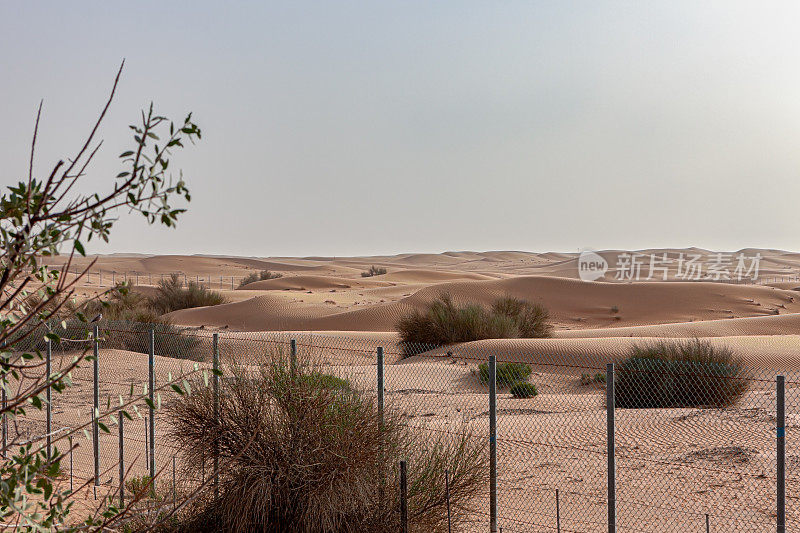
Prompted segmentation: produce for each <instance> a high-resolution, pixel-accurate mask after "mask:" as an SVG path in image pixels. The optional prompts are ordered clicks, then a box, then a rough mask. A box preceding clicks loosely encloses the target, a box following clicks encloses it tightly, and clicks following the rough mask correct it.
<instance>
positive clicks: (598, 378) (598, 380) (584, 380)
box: [580, 372, 606, 386]
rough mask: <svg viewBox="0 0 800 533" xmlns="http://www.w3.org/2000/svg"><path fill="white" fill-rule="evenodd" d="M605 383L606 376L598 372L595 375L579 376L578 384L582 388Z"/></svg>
mask: <svg viewBox="0 0 800 533" xmlns="http://www.w3.org/2000/svg"><path fill="white" fill-rule="evenodd" d="M605 382H606V375H605V373H603V372H598V373H596V374H581V379H580V384H581V385H583V386H587V385H600V384H605Z"/></svg>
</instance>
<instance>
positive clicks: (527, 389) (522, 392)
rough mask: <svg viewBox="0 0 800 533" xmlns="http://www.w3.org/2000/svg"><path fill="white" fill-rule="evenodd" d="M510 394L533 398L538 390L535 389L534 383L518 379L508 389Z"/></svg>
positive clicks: (516, 396)
mask: <svg viewBox="0 0 800 533" xmlns="http://www.w3.org/2000/svg"><path fill="white" fill-rule="evenodd" d="M509 392H510V393H511V396H513V397H514V398H533V397H534V396H536V395H537V394H539V391H537V390H536V385H534V384H533V383H528V382H526V381H518V382H516V383H514V384H513V385H511V388H510V389H509Z"/></svg>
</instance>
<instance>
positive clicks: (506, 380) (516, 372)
mask: <svg viewBox="0 0 800 533" xmlns="http://www.w3.org/2000/svg"><path fill="white" fill-rule="evenodd" d="M531 372H533V369H531V366H530V365H527V364H525V363H497V366H496V368H495V377H496V379H497V384H498V385H499V386H501V387H507V386H509V385H513V384H514V383H516V382H518V381H526V380H527V379H528V378H529V377H530V375H531ZM478 374H479V376H480V379H481V383H488V382H489V363H481V364H480V365H478Z"/></svg>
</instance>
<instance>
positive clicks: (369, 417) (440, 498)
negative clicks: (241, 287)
mask: <svg viewBox="0 0 800 533" xmlns="http://www.w3.org/2000/svg"><path fill="white" fill-rule="evenodd" d="M222 382H223V385H222V387H221V391H220V400H219V415H218V416H217V417H216V418H215V417H214V416H213V412H214V397H213V392H212V389H211V388H208V387H204V386H202V384H198V385H199V386H197V387H193V391H194V392H193V393H192V394H191V395H189V396H185V397H183V398H181V399H180V400H179V401H176V402H175V403H173V404H172V405H170V406H169V407H168V415H169V418H170V420H171V422H172V424H171V425H170V427H171V428H172V429H171V433H170V437H171V439H172V441H173V442H174V443H175V445H177V446H178V448H179V449H180V453H181V454H182V456H183V459H184V461H183V464H186V465H188V467H187V468H188V469H189V471H188V472H186V475H187V476H189V477H194V478H199V477H200V475H201V471H203V470H204V471H205V472H210V471H211V470H212V468H213V464H214V459H215V458H217V459H218V460H219V464H220V466H221V468H220V472H219V476H220V485H219V499H214V497H213V490H211V489H209V490H208V491H207V493H206V494H205V497H204V498H201V499H199V500H197V501H196V502H195V504H194V505H193V507H192V508H191V509H190V510H189V511H188V513H187V516H186V517H185V518H184V520H183V521H182V526H181V528H180V529H181V530H182V531H223V530H224V531H232V532H244V531H301V532H307V533H323V532H325V533H327V532H343V533H350V532H352V533H356V532H366V533H370V532H375V533H377V532H379V531H380V532H383V531H399V530H400V526H399V513H398V501H399V500H398V498H399V494H398V486H397V485H398V484H397V476H398V467H397V464H398V462H399V460H400V459H408V461H409V516H410V521H411V531H414V532H420V533H422V532H444V531H446V530H447V518H446V511H445V509H446V499H445V471H446V470H447V471H449V473H450V503H451V509H452V511H453V519H454V524H456V525H457V524H459V523H461V522H462V521H463V520H464V519H465V518H466V515H467V512H468V511H469V510H470V507H471V503H472V501H473V500H474V499H475V498H476V496H478V495H479V494H480V493H481V491H482V490H483V488H484V486H485V484H486V480H487V475H488V468H487V465H488V453H487V450H486V444H485V440H484V439H474V438H472V436H471V434H470V433H469V432H468V431H463V432H456V433H449V432H419V433H417V432H415V431H412V430H411V429H410V428H409V427H408V426H407V425H406V423H405V418H404V417H403V416H402V415H401V413H400V412H398V411H394V410H392V409H386V410H385V413H384V415H383V418H382V417H381V414H380V412H379V411H378V408H377V405H376V403H375V400H374V397H372V396H370V395H366V394H363V393H361V392H359V391H357V390H354V389H353V388H352V387H351V386H349V384H346V383H347V382H345V381H344V380H342V379H341V378H334V377H332V376H328V375H326V374H322V373H321V372H319V371H318V370H316V369H314V368H313V367H312V366H311V365H308V364H305V363H294V364H293V363H290V362H289V361H287V360H286V359H285V358H284V357H283V356H281V355H277V356H273V357H271V358H270V360H268V361H266V362H264V364H262V365H260V366H259V367H257V368H254V367H249V368H248V367H242V366H235V367H234V368H232V369H231V371H230V375H227V376H226V377H225V378H224V380H222Z"/></svg>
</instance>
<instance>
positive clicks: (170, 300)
mask: <svg viewBox="0 0 800 533" xmlns="http://www.w3.org/2000/svg"><path fill="white" fill-rule="evenodd" d="M148 302H149V304H150V307H152V308H153V309H154V310H155V311H157V312H158V313H160V314H165V313H171V312H172V311H178V310H180V309H190V308H193V307H206V306H209V305H219V304H224V303H225V302H227V299H226V298H225V297H224V296H223V295H222V294H220V293H218V292H217V291H212V290H211V289H208V288H206V287H203V286H202V285H199V284H197V283H195V282H193V281H190V282H189V283H188V284H187V285H186V287H184V286H183V282H182V281H181V278H180V276H178V274H172V275H171V276H170V277H168V278H166V279H162V280H161V281H159V282H158V287H157V288H156V294H155V295H153V296H151V297H150V298H148Z"/></svg>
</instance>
